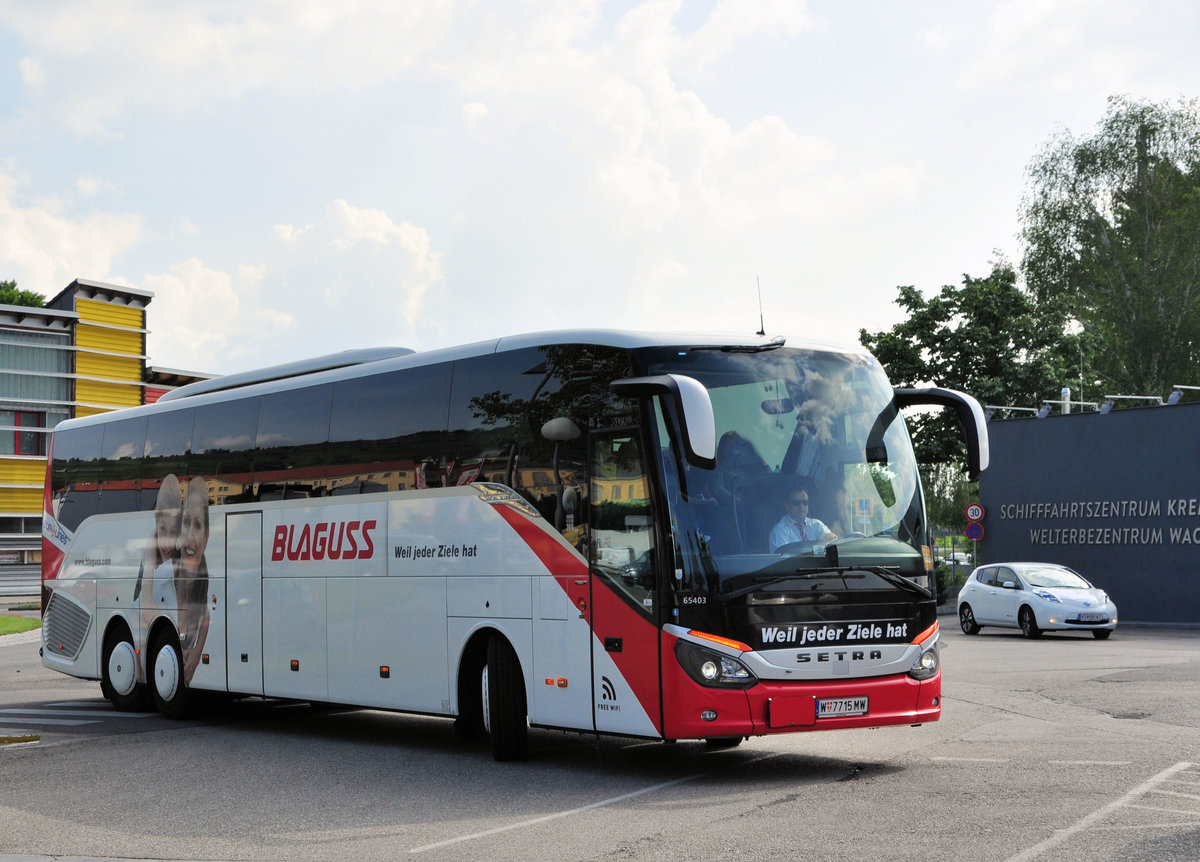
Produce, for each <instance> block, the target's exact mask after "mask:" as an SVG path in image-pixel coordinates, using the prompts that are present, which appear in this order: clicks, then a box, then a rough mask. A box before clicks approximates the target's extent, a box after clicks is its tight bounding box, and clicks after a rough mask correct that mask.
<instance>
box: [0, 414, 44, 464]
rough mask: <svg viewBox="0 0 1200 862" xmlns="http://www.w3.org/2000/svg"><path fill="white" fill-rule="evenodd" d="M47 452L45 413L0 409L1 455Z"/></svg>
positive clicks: (41, 453) (40, 453) (42, 453)
mask: <svg viewBox="0 0 1200 862" xmlns="http://www.w3.org/2000/svg"><path fill="white" fill-rule="evenodd" d="M45 454H46V414H45V413H35V412H33V411H27V410H0V455H45Z"/></svg>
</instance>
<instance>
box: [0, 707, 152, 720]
mask: <svg viewBox="0 0 1200 862" xmlns="http://www.w3.org/2000/svg"><path fill="white" fill-rule="evenodd" d="M0 715H17V716H23V715H30V716H36V715H80V716H84V717H87V716H94V717H96V718H150V716H151V715H152V713H149V712H140V713H138V712H117V711H116V710H115V709H36V708H29V709H20V708H16V707H14V708H11V709H0Z"/></svg>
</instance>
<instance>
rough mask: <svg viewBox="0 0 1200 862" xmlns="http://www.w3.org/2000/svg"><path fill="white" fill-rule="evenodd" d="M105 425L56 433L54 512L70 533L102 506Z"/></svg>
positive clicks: (52, 488)
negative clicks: (102, 456)
mask: <svg viewBox="0 0 1200 862" xmlns="http://www.w3.org/2000/svg"><path fill="white" fill-rule="evenodd" d="M103 438H104V426H103V425H89V426H86V427H83V428H72V429H70V430H69V431H56V432H55V434H54V469H53V475H52V476H51V490H52V493H53V495H54V496H53V503H54V509H55V511H54V513H55V516H56V517H57V518H58V520H59V523H61V524H62V525H63V526H64V527H66V528H67V529H68V530H72V531H74V530H77V529H79V525H80V524H82V523H83V522H84V520H85V519H87V518H88V517H89V516H91V515H94V514H96V512H97V510H98V509H99V506H100V478H101V476H100V468H101V460H100V445H101V441H102V440H103Z"/></svg>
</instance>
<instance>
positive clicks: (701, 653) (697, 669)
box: [675, 641, 758, 688]
mask: <svg viewBox="0 0 1200 862" xmlns="http://www.w3.org/2000/svg"><path fill="white" fill-rule="evenodd" d="M675 658H676V659H678V661H679V665H680V667H682V668H683V669H684V670H685V671H687V675H688V676H690V677H691V678H692V679H694V680H695V681H696V682H698V683H700V685H703V686H708V687H709V688H750V687H751V686H753V685H755V684H756V683H757V682H758V679H757V678H756V677H755V676H754V674H752V673H751V672H750V669H749V668H748V667H746V666H745V665H744V664H742V663H741V662H740V661H738V660H737V659H736V658H731V657H730V656H727V655H721V654H720V653H718V652H714V651H713V650H709V649H705V648H704V647H702V646H698V645H697V644H694V643H690V642H688V641H676V643H675Z"/></svg>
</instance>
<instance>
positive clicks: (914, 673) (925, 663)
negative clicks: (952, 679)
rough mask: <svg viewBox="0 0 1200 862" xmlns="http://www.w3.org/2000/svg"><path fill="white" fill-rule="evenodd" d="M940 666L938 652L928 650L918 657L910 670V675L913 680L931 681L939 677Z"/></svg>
mask: <svg viewBox="0 0 1200 862" xmlns="http://www.w3.org/2000/svg"><path fill="white" fill-rule="evenodd" d="M938 664H939V661H938V652H937V650H936V649H927V650H925V651H924V652H922V653H921V654H920V655H919V656H917V658H916V660H915V661H914V662H913V663H912V667H910V668H909V669H908V675H909V676H911V677H912V678H913V679H931V678H933V677H934V676H936V675H937V672H938Z"/></svg>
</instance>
